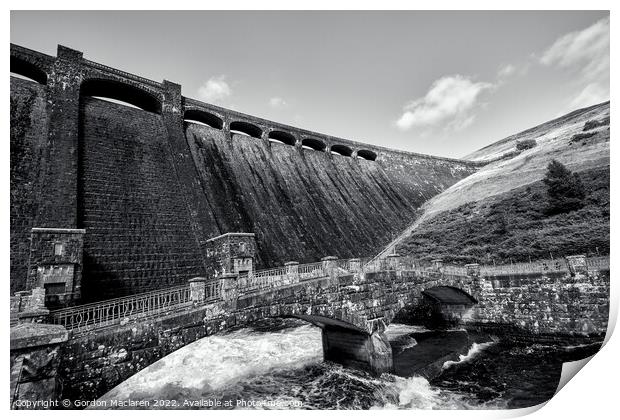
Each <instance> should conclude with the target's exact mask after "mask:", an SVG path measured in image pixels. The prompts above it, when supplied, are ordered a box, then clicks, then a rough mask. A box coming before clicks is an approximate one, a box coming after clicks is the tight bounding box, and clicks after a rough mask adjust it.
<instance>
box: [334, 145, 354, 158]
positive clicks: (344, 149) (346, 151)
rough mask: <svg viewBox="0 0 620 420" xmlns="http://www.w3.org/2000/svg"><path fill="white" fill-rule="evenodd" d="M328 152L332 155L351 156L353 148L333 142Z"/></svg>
mask: <svg viewBox="0 0 620 420" xmlns="http://www.w3.org/2000/svg"><path fill="white" fill-rule="evenodd" d="M330 152H331V153H332V154H334V155H341V156H351V155H352V154H353V149H351V148H350V147H349V146H345V145H342V144H334V145H333V146H332V147H331V148H330Z"/></svg>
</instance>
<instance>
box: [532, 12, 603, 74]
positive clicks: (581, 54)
mask: <svg viewBox="0 0 620 420" xmlns="http://www.w3.org/2000/svg"><path fill="white" fill-rule="evenodd" d="M540 62H541V63H542V64H544V65H546V66H552V65H556V66H559V67H563V68H574V69H577V70H580V71H581V72H582V74H583V75H584V76H585V77H586V78H587V79H589V80H597V79H601V78H609V17H607V18H604V19H601V20H599V21H598V22H596V23H594V24H593V25H591V26H589V27H588V28H586V29H584V30H581V31H575V32H571V33H568V34H566V35H564V36H562V37H560V38H559V39H558V40H557V41H555V42H554V43H553V45H551V47H549V48H548V49H547V50H546V51H545V52H544V53H543V54H542V56H541V57H540Z"/></svg>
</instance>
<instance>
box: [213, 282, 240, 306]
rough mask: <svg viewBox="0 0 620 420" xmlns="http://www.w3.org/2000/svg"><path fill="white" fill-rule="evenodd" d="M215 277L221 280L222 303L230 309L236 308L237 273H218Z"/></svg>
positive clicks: (237, 292) (237, 294) (237, 291)
mask: <svg viewBox="0 0 620 420" xmlns="http://www.w3.org/2000/svg"><path fill="white" fill-rule="evenodd" d="M217 279H218V280H219V281H220V282H221V287H222V300H223V301H224V304H225V305H226V306H228V308H229V309H231V310H234V309H237V298H238V297H239V283H238V282H237V280H238V278H237V275H236V274H234V273H226V274H220V275H219V276H218V277H217Z"/></svg>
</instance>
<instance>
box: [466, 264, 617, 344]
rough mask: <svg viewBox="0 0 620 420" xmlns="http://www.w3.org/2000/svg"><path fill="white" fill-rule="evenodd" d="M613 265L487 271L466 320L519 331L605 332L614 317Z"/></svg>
mask: <svg viewBox="0 0 620 420" xmlns="http://www.w3.org/2000/svg"><path fill="white" fill-rule="evenodd" d="M609 281H610V277H609V270H603V271H590V272H589V273H588V274H587V275H579V274H577V275H571V274H570V273H546V274H521V275H498V276H487V277H486V278H483V279H482V281H481V288H480V293H479V297H478V299H479V304H478V305H476V306H475V307H474V309H473V312H472V314H471V319H468V320H466V322H468V323H471V324H474V325H478V326H481V327H485V328H500V329H502V330H503V331H504V332H506V331H505V330H506V326H510V328H511V329H512V330H513V331H512V332H513V333H514V334H518V335H526V336H531V335H549V336H555V337H557V336H586V337H587V336H594V337H597V336H598V337H602V336H604V335H605V333H606V331H607V322H608V319H609Z"/></svg>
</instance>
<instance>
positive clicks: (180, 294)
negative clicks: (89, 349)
mask: <svg viewBox="0 0 620 420" xmlns="http://www.w3.org/2000/svg"><path fill="white" fill-rule="evenodd" d="M216 288H217V287H216ZM214 293H216V292H215V291H214ZM219 293H221V289H220V292H219ZM191 303H192V300H191V295H190V288H189V286H181V287H172V288H169V289H161V290H157V291H154V292H147V293H140V294H137V295H132V296H127V297H122V298H117V299H110V300H104V301H101V302H96V303H91V304H86V305H80V306H74V307H71V308H66V309H60V310H56V311H52V312H50V319H51V322H52V323H53V324H59V325H62V326H64V327H65V328H67V329H72V330H75V329H77V330H81V329H84V328H91V327H100V326H106V325H110V324H116V323H120V321H121V320H122V319H124V318H128V317H130V316H136V315H150V314H155V313H159V312H162V311H167V310H171V309H176V308H179V307H184V306H188V305H191Z"/></svg>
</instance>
